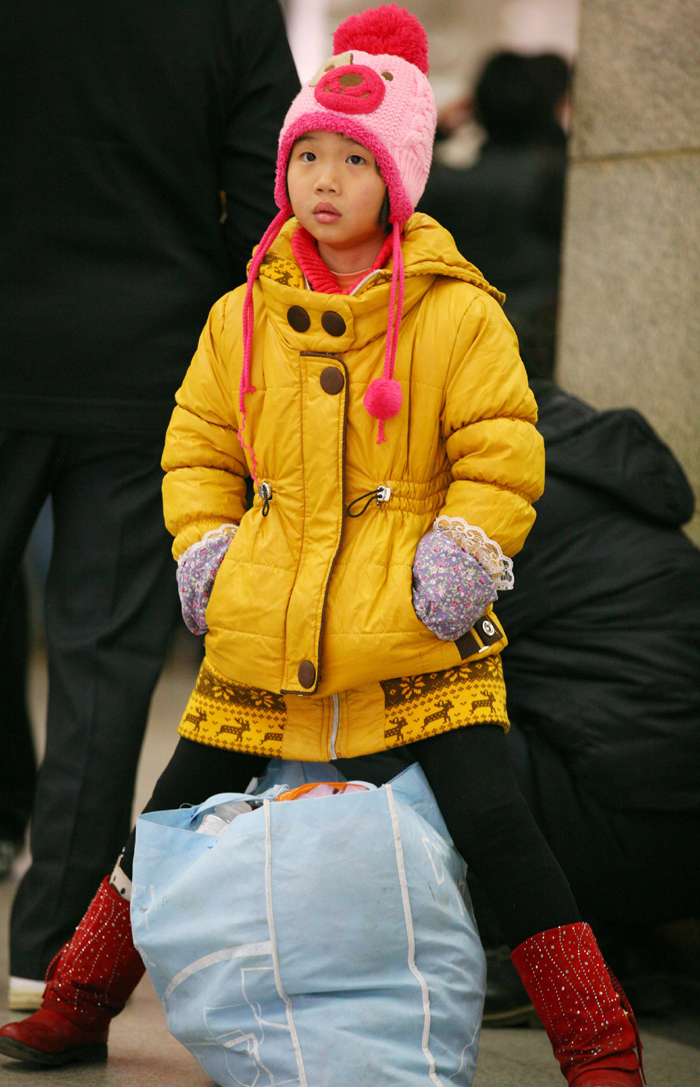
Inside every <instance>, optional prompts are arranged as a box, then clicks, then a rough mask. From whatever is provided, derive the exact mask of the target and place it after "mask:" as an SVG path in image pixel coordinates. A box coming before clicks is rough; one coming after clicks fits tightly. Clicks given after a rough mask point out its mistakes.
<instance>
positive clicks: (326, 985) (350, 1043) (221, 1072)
mask: <svg viewBox="0 0 700 1087" xmlns="http://www.w3.org/2000/svg"><path fill="white" fill-rule="evenodd" d="M285 769H286V768H285V767H284V765H283V766H282V770H281V771H279V770H278V771H277V773H278V774H281V776H282V777H284V776H285V774H284V771H285ZM286 778H287V782H285V785H286V784H287V783H288V784H290V785H295V784H298V782H299V768H298V767H297V768H296V770H295V768H294V766H293V765H292V764H290V766H289V768H288V772H287V774H286ZM269 781H270V778H269V776H268V777H267V779H266V781H265V783H264V784H265V785H269ZM284 788H285V786H283V785H281V784H280V785H273V786H272V787H268V788H266V789H265V791H264V792H263V793H262V794H260V796H259V797H257V798H255V799H253V798H251V796H250V795H242V794H239V793H235V794H234V793H227V794H220V795H219V796H216V797H212V798H211V799H209V800H208V801H206V802H205V803H204V804H201V805H200V806H199V807H197V808H191V809H187V810H180V811H169V812H152V813H149V814H148V815H142V816H141V817H140V818H139V820H138V823H137V835H136V858H135V864H134V889H133V896H132V903H131V917H132V923H133V929H134V940H135V943H136V945H137V947H138V948H139V951H140V952H141V954H142V956H143V959H144V962H145V963H146V967H147V969H148V972H149V974H150V976H151V979H152V981H153V984H154V986H155V988H156V991H157V993H158V996H159V998H160V1000H161V1002H162V1004H163V1008H164V1010H165V1014H166V1019H167V1024H168V1028H169V1030H170V1031H171V1033H172V1034H173V1035H174V1036H175V1037H176V1038H177V1039H178V1040H179V1041H180V1042H182V1043H183V1045H185V1046H186V1047H187V1048H188V1049H189V1051H190V1052H191V1053H192V1055H193V1056H194V1058H195V1059H196V1060H197V1061H198V1063H199V1064H200V1065H201V1067H202V1068H203V1069H204V1071H205V1072H206V1073H207V1074H208V1075H209V1076H211V1078H212V1079H213V1080H214V1081H215V1082H216V1083H218V1084H221V1085H222V1087H242V1085H245V1087H262V1085H268V1087H273V1085H274V1087H281V1085H282V1084H291V1085H297V1084H298V1085H299V1087H307V1085H308V1087H378V1085H381V1087H429V1085H431V1084H432V1085H433V1087H450V1085H453V1084H454V1085H455V1087H469V1085H470V1084H471V1082H472V1079H473V1076H474V1069H475V1063H476V1055H477V1049H478V1043H479V1029H480V1024H481V1012H482V1006H483V995H484V987H485V974H486V966H485V959H484V954H483V951H482V948H481V944H480V942H479V937H478V935H477V931H476V926H475V924H474V920H473V917H472V915H471V912H470V909H469V907H468V905H465V901H464V887H465V866H464V862H463V861H462V859H461V857H460V856H459V855H458V854H457V853H456V851H455V849H454V847H453V845H452V842H451V839H450V836H449V834H448V832H447V829H446V827H445V824H444V822H443V819H442V816H441V815H440V812H439V809H438V807H437V804H436V802H435V798H434V797H433V794H432V792H431V791H430V788H429V786H428V783H427V781H426V780H425V777H424V775H423V772H422V770H421V769H420V767H419V766H417V765H414V766H412V767H410V768H409V769H408V770H406V771H405V772H404V773H402V774H401V775H399V777H397V778H395V779H394V781H393V782H391V784H389V785H385V786H383V787H382V788H380V789H376V788H374V787H373V786H367V790H366V791H362V792H356V793H352V794H351V795H342V794H341V795H335V796H327V797H320V798H314V799H298V800H293V801H289V802H286V801H285V802H279V801H277V800H276V799H275V797H276V796H279V795H280V794H281V793H282V792H283V791H284ZM240 800H246V801H249V802H251V801H252V803H254V804H258V805H259V806H257V807H255V808H254V810H252V811H250V812H248V813H246V814H243V815H239V816H238V817H237V818H235V819H234V820H233V822H232V823H231V824H230V825H229V826H228V827H227V829H226V831H225V832H224V833H223V834H221V835H220V836H218V837H210V836H209V835H208V834H205V833H193V832H194V831H196V830H197V829H198V827H199V826H200V825H201V823H202V820H203V819H204V818H205V817H206V816H207V815H208V814H209V813H211V812H212V811H213V809H214V807H215V806H216V805H221V804H222V803H224V802H227V801H240Z"/></svg>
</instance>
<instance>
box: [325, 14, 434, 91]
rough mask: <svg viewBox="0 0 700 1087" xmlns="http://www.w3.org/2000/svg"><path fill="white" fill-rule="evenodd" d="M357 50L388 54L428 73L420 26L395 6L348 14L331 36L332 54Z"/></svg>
mask: <svg viewBox="0 0 700 1087" xmlns="http://www.w3.org/2000/svg"><path fill="white" fill-rule="evenodd" d="M350 49H358V50H360V51H361V52H363V53H370V54H371V55H372V56H375V57H376V56H380V55H382V54H383V53H388V54H389V55H390V56H392V57H403V59H404V60H407V61H409V63H410V64H415V66H416V68H420V70H421V72H423V74H424V75H427V74H428V72H429V70H430V69H429V66H428V35H427V34H426V33H425V30H424V29H423V27H422V25H421V23H420V22H419V21H418V19H417V18H416V17H415V15H411V13H410V12H409V11H406V9H405V8H400V7H399V6H398V4H383V5H382V6H381V7H379V8H368V9H367V10H366V11H363V12H361V13H360V14H359V15H351V16H350V17H349V18H348V19H346V20H345V22H344V23H341V24H340V26H339V27H338V29H337V30H336V32H335V34H334V35H333V53H334V55H335V56H337V55H338V54H339V53H346V52H347V51H348V50H350Z"/></svg>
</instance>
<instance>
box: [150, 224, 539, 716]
mask: <svg viewBox="0 0 700 1087" xmlns="http://www.w3.org/2000/svg"><path fill="white" fill-rule="evenodd" d="M297 225H298V224H297V222H296V220H294V219H292V220H290V221H289V222H288V223H287V224H286V226H285V227H284V229H283V231H282V233H281V234H280V235H279V237H278V239H277V241H276V242H275V243H274V245H273V247H272V248H271V250H270V252H269V253H268V254H267V256H266V258H265V261H264V263H263V265H262V267H261V271H260V275H259V278H258V280H257V281H256V283H255V286H254V295H253V297H254V304H255V325H254V334H253V358H252V384H253V385H254V387H255V390H256V391H255V392H254V393H252V394H248V396H247V398H246V407H247V422H246V431H245V438H246V441H247V443H248V444H249V445H253V447H254V449H255V454H256V457H257V465H258V471H257V475H258V482H259V483H266V484H268V485H269V487H270V488H271V498H270V502H269V509H268V511H267V515H266V516H263V500H262V498H261V497H260V496H259V495H258V496H256V499H255V504H254V507H253V508H252V509H251V510H249V511H248V512H247V513H245V508H246V503H245V494H246V483H245V480H246V477H247V476H248V475H250V464H249V462H248V460H247V459H246V455H245V454H244V452H243V449H242V447H241V444H240V442H239V439H238V426H239V412H238V386H239V381H240V376H241V368H242V359H243V346H242V324H241V310H242V303H243V297H244V290H245V289H244V287H239V288H238V289H237V290H235V291H232V292H231V293H230V294H228V295H226V296H225V297H224V298H222V299H221V300H220V301H219V302H217V303H216V305H215V306H214V307H213V309H212V311H211V314H210V316H209V320H208V322H207V325H206V327H205V329H204V331H203V333H202V336H201V339H200V342H199V346H198V349H197V352H196V354H195V356H194V359H193V361H192V364H191V366H190V368H189V370H188V373H187V375H186V377H185V380H184V383H183V385H182V388H181V389H180V390H179V392H178V394H177V398H176V399H177V407H176V408H175V411H174V413H173V417H172V420H171V423H170V427H169V430H168V434H167V440H166V445H165V452H164V457H163V467H164V468H165V470H166V473H167V474H166V477H165V480H164V484H163V494H164V505H165V519H166V524H167V526H168V528H169V530H170V531H171V532H172V533H173V535H174V536H175V542H174V548H173V553H174V555H175V556H176V557H178V556H179V555H180V554H182V552H183V551H185V550H186V549H187V548H188V547H190V546H191V545H192V544H193V543H195V542H196V541H198V540H199V539H201V537H202V536H203V535H204V533H205V532H207V531H208V530H210V529H212V528H215V527H217V526H219V525H221V524H222V523H224V522H229V523H230V522H235V523H240V527H239V529H238V532H237V533H236V535H235V537H234V539H233V542H232V544H231V546H230V548H229V550H228V552H227V554H226V557H225V558H224V561H223V564H222V566H221V567H220V569H219V572H218V575H217V577H216V581H215V583H214V588H213V591H212V595H211V599H210V602H209V605H208V607H207V612H206V618H207V624H208V626H209V634H208V635H207V640H206V653H207V659H208V660H209V661H210V662H211V664H212V665H213V666H214V668H215V669H216V670H217V671H218V672H219V673H221V674H222V675H223V676H225V677H227V678H228V679H230V680H234V681H236V682H239V683H245V684H249V685H251V686H254V687H258V688H264V689H265V690H268V691H272V692H285V693H299V694H310V695H313V696H316V697H319V698H323V697H327V696H328V695H331V694H334V693H335V692H342V691H346V690H349V689H350V688H358V687H362V686H364V685H366V684H370V683H373V682H375V681H378V680H386V679H390V678H391V677H396V676H411V675H416V674H419V673H425V672H430V671H437V670H441V669H447V668H451V667H454V666H455V665H459V664H460V663H461V662H462V660H463V658H464V659H465V660H469V659H472V657H473V656H474V655H475V654H472V656H470V655H466V656H465V652H464V649H463V647H462V648H460V646H458V645H457V644H456V643H454V642H446V641H441V640H440V639H439V638H437V637H436V636H435V635H434V634H432V633H431V632H430V631H429V630H428V629H427V628H426V627H425V626H424V625H423V624H422V623H421V621H420V620H419V619H418V618H417V616H416V614H415V612H414V610H413V604H412V599H411V567H412V564H413V559H414V555H415V551H416V547H417V545H418V541H419V540H420V539H421V537H422V536H423V535H424V534H425V533H426V532H428V531H429V530H430V528H431V527H432V525H433V522H434V520H435V518H436V517H437V516H438V515H441V514H444V515H447V516H449V517H459V518H462V519H463V520H464V521H466V522H467V523H468V524H469V525H473V526H478V527H479V528H481V529H482V530H483V531H484V532H485V533H486V535H487V536H488V537H490V539H492V540H494V541H496V542H497V543H498V544H499V545H500V547H501V548H502V550H503V553H504V554H505V555H507V556H512V555H514V554H516V552H517V551H519V550H520V548H521V547H522V544H523V541H524V540H525V537H526V536H527V533H528V531H529V529H530V527H531V525H532V523H533V520H534V517H535V514H534V510H533V508H532V502H533V500H535V499H536V498H538V497H539V495H540V493H541V492H542V487H543V478H544V453H543V445H542V440H541V438H540V436H539V434H538V432H537V430H536V429H535V427H534V425H533V424H534V423H535V421H536V418H537V409H536V404H535V401H534V398H533V396H532V393H531V392H530V390H529V387H528V383H527V377H526V374H525V370H524V367H523V365H522V363H521V361H520V359H519V356H518V345H517V340H516V337H515V334H514V332H513V330H512V328H511V326H510V324H509V323H508V321H507V320H506V318H505V316H504V314H503V311H502V309H501V302H502V297H503V296H502V295H500V294H499V292H498V291H496V290H494V289H493V288H492V287H490V286H489V285H488V284H487V283H486V281H485V280H484V279H483V277H482V276H481V275H480V274H479V272H478V271H477V270H476V269H475V268H474V267H473V266H472V265H470V264H469V263H468V262H467V261H466V260H465V259H464V258H463V257H462V256H461V255H460V254H459V253H458V251H457V249H456V248H455V245H454V242H453V239H452V237H451V235H450V234H448V233H447V231H445V230H444V229H443V228H442V227H440V226H439V225H438V224H437V223H436V222H435V221H434V220H433V219H430V218H429V217H428V216H426V215H421V214H416V215H414V216H413V217H412V218H411V219H410V220H409V222H408V223H407V225H406V229H405V234H404V239H403V255H404V262H405V269H406V290H405V299H404V306H403V319H402V324H401V332H400V337H399V344H398V351H397V355H396V365H395V371H394V376H395V377H396V378H397V379H398V381H400V383H401V387H402V390H403V404H402V407H401V410H400V412H399V414H398V415H397V416H396V417H395V418H394V419H391V420H389V421H388V422H387V423H386V437H387V440H386V441H385V442H384V443H382V444H379V445H378V444H377V421H376V419H374V418H372V417H371V416H370V415H369V414H368V413H367V411H366V410H365V407H364V405H363V402H362V401H363V397H364V395H365V392H366V390H367V387H368V385H369V384H370V383H371V382H372V381H373V380H374V379H375V378H377V377H379V376H381V373H382V365H383V360H384V349H385V341H386V331H387V321H388V311H389V292H390V269H384V270H382V271H380V272H379V273H377V274H376V275H375V276H374V277H373V278H371V279H370V280H369V281H368V282H367V283H365V284H364V286H363V287H361V288H360V289H359V290H358V291H357V292H356V293H355V294H354V295H351V296H346V295H327V294H320V293H314V292H313V291H310V290H308V289H306V287H305V281H304V278H303V276H302V274H301V272H300V269H299V267H298V265H297V263H296V261H295V260H294V257H293V254H292V248H291V243H290V237H291V234H292V233H293V231H294V229H295V228H296V227H297ZM378 486H386V487H388V488H390V492H391V496H390V498H389V500H388V501H386V502H382V503H381V504H378V503H376V502H373V503H372V504H371V505H370V506H369V508H368V509H367V510H366V512H365V513H364V514H363V515H362V516H360V517H356V518H351V517H348V516H347V513H346V510H347V507H348V505H349V504H350V503H351V502H353V500H354V499H356V498H358V497H359V496H361V495H363V494H366V493H368V492H371V491H374V490H375V489H376V488H377V487H378ZM356 508H357V507H356ZM244 514H245V515H244ZM504 644H505V639H504V638H502V639H501V640H500V641H499V640H496V641H494V642H493V644H491V645H490V646H487V647H486V648H485V649H482V652H483V653H485V655H488V654H490V653H495V652H498V651H499V650H500V649H501V648H502V647H503V645H504ZM479 648H481V643H480V644H479V645H476V644H474V643H473V641H472V644H471V650H477V651H478V649H479Z"/></svg>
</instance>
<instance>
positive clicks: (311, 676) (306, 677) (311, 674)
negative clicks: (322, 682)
mask: <svg viewBox="0 0 700 1087" xmlns="http://www.w3.org/2000/svg"><path fill="white" fill-rule="evenodd" d="M297 675H298V676H299V682H300V683H301V685H302V687H305V688H306V690H308V689H309V687H313V685H314V683H315V682H316V669H315V668H314V666H313V664H312V663H311V661H302V662H301V664H300V665H299V671H298V672H297Z"/></svg>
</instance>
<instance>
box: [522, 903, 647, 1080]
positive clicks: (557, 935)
mask: <svg viewBox="0 0 700 1087" xmlns="http://www.w3.org/2000/svg"><path fill="white" fill-rule="evenodd" d="M511 958H512V960H513V963H514V964H515V967H516V969H517V971H518V973H519V974H520V977H521V979H522V982H523V985H524V986H525V988H526V990H527V993H528V996H529V997H530V1000H531V1001H532V1003H533V1004H534V1005H535V1009H536V1010H537V1014H538V1015H539V1017H540V1019H541V1020H542V1023H543V1024H544V1028H545V1030H546V1031H547V1034H548V1036H549V1040H550V1042H551V1043H552V1048H553V1049H554V1055H555V1057H556V1058H557V1060H558V1061H559V1063H560V1065H561V1070H562V1072H563V1073H564V1075H565V1076H566V1080H567V1083H568V1084H569V1087H642V1083H643V1081H642V1068H641V1052H642V1043H641V1040H640V1038H639V1031H638V1030H637V1024H636V1022H635V1018H634V1014H633V1012H632V1008H631V1007H630V1004H629V1001H628V999H627V997H626V996H625V994H624V992H623V990H622V986H621V985H620V983H619V981H618V980H617V978H616V977H615V976H614V974H612V973H611V971H610V969H609V968H608V966H607V965H606V963H605V960H604V958H603V956H602V955H601V953H600V949H599V947H598V944H597V943H596V940H595V936H594V935H593V933H592V932H591V929H590V927H589V925H586V924H584V923H583V922H578V923H576V924H574V925H563V926H561V927H560V928H551V929H547V931H546V932H538V933H537V935H535V936H531V937H530V939H529V940H525V941H524V943H522V944H519V946H518V947H516V949H515V951H514V952H513V954H512V955H511ZM635 1047H637V1048H638V1051H639V1055H640V1060H637V1054H636V1053H635Z"/></svg>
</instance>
